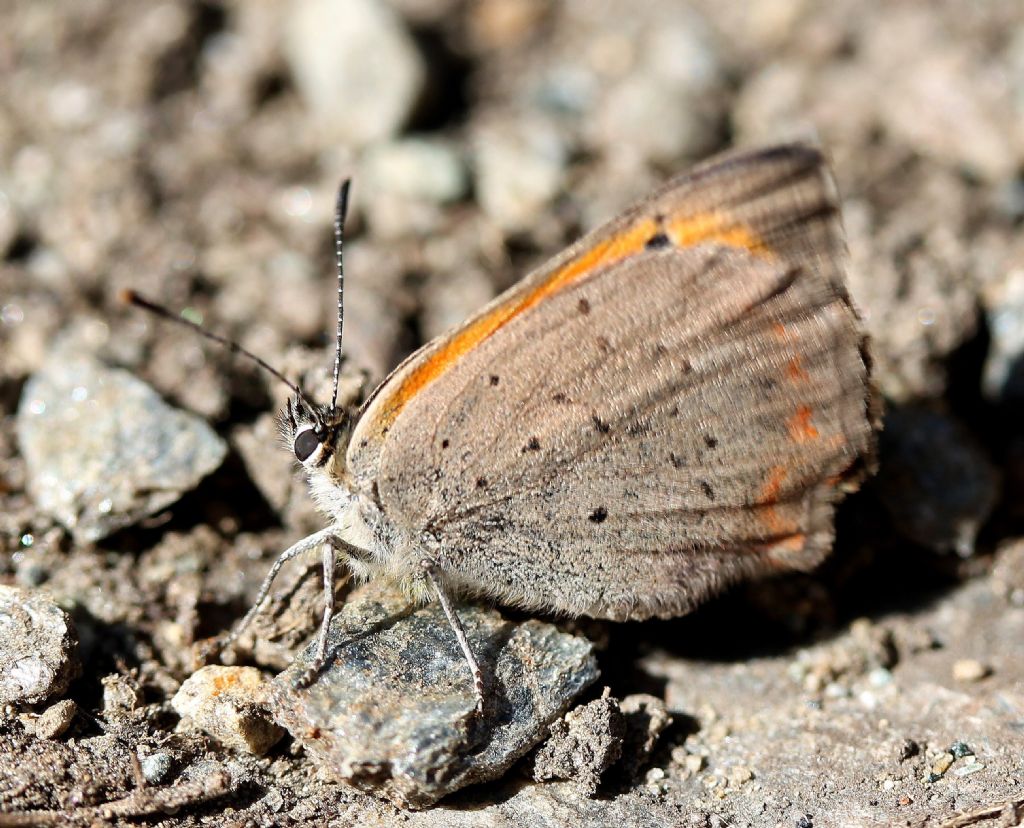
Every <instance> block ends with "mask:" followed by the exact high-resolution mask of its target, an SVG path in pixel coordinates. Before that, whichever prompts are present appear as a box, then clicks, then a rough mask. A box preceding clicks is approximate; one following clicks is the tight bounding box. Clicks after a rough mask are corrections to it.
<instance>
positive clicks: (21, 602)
mask: <svg viewBox="0 0 1024 828" xmlns="http://www.w3.org/2000/svg"><path fill="white" fill-rule="evenodd" d="M79 672H80V665H79V661H78V637H77V634H76V632H75V628H74V625H73V624H72V622H71V619H70V618H69V617H68V615H67V613H65V612H64V610H62V609H61V608H60V607H58V606H57V605H56V604H55V603H54V602H53V600H52V599H51V598H50V597H49V596H48V595H46V594H44V593H41V592H31V591H29V590H23V589H19V588H17V587H10V586H0V705H6V704H38V703H39V702H41V701H45V700H46V699H49V698H53V697H54V696H59V695H60V694H61V693H63V692H64V691H65V690H67V688H68V685H69V684H70V683H71V680H72V679H73V678H75V677H76V676H77V675H78V673H79Z"/></svg>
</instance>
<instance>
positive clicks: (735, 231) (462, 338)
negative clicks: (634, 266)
mask: <svg viewBox="0 0 1024 828" xmlns="http://www.w3.org/2000/svg"><path fill="white" fill-rule="evenodd" d="M661 230H662V227H661V225H660V224H659V222H657V221H656V220H655V219H654V218H642V219H640V220H639V221H637V222H636V223H635V224H633V225H631V226H629V227H627V228H625V229H624V230H622V231H621V232H619V233H617V234H615V235H613V236H609V237H608V238H606V239H604V240H603V241H599V242H598V243H597V244H595V245H594V246H593V247H591V248H590V249H589V250H585V251H584V252H583V253H581V254H580V255H579V256H577V257H576V258H575V259H573V260H572V261H570V262H568V263H567V264H566V265H564V266H563V267H561V268H560V269H559V270H556V271H555V272H554V273H552V274H551V275H550V276H549V277H548V278H547V279H546V280H545V281H544V282H541V283H540V284H539V285H537V286H536V287H534V288H533V289H532V290H531V291H529V292H528V293H526V294H525V295H523V296H521V297H519V298H518V299H515V300H513V301H511V302H508V303H506V304H502V305H498V306H497V307H495V308H494V309H492V310H491V311H490V313H488V314H486V315H484V316H481V317H480V318H479V319H477V320H475V321H474V322H471V323H470V324H469V325H467V326H466V327H465V328H463V329H462V330H461V331H459V332H458V333H456V334H455V335H454V336H452V338H451V339H450V340H449V341H448V342H447V343H445V344H444V345H443V346H442V347H440V348H438V349H437V350H436V351H434V353H432V354H430V355H429V356H428V357H426V358H425V359H424V360H423V361H422V362H421V363H420V364H419V365H417V366H416V367H415V368H413V369H412V370H411V371H410V372H409V373H408V374H407V375H406V376H405V377H404V378H403V379H402V380H401V382H400V383H399V385H398V388H396V389H395V390H394V391H393V392H392V393H391V395H390V398H389V399H388V400H387V401H386V402H385V403H384V406H383V408H382V411H381V412H380V416H379V423H380V425H381V426H382V427H386V426H388V425H390V424H391V423H392V422H394V420H395V417H397V416H398V413H399V412H400V411H401V410H402V409H403V408H404V407H405V406H406V404H407V403H408V402H409V400H411V399H412V398H413V397H414V396H415V395H416V394H417V393H418V392H419V391H420V390H421V389H423V388H424V387H426V386H427V385H429V384H430V383H431V382H433V381H434V380H435V379H437V378H438V377H439V376H440V375H441V374H443V373H444V372H445V371H446V370H447V369H448V366H450V365H452V364H453V363H454V362H455V361H456V360H458V359H459V358H460V357H462V356H463V355H465V354H467V353H468V352H469V351H471V350H472V349H473V348H475V347H476V346H477V345H479V344H480V343H481V342H483V341H484V340H485V339H487V337H489V336H490V335H491V334H493V333H494V332H495V331H497V330H498V329H499V328H501V327H502V326H504V325H505V324H506V323H508V322H509V321H511V320H512V319H514V318H515V317H516V316H518V315H519V314H521V313H523V312H524V311H526V310H529V309H530V308H532V307H533V306H534V305H536V304H538V303H539V302H540V301H541V300H543V299H545V298H547V297H548V296H551V295H552V294H555V293H557V292H558V291H560V290H562V289H563V288H565V287H567V286H568V285H570V284H572V283H573V282H575V281H576V280H578V279H580V278H582V277H584V276H586V275H587V274H589V273H591V272H592V271H594V270H595V269H596V268H599V267H605V266H607V265H611V264H615V263H616V262H620V261H622V260H623V259H625V258H627V257H628V256H632V255H635V254H636V253H639V252H641V251H642V250H643V249H644V247H645V246H646V245H647V242H648V241H650V239H651V238H652V237H653V236H654V235H655V234H656V233H658V232H659V231H661ZM664 230H665V231H666V232H667V233H668V234H669V237H670V238H671V240H672V241H673V242H674V243H675V244H676V245H677V246H680V247H691V246H693V245H695V244H699V243H701V242H706V241H717V242H719V243H721V244H724V245H728V246H730V247H741V248H744V249H746V250H749V251H750V252H751V253H754V254H756V255H770V253H771V251H770V249H769V248H768V247H767V246H766V245H765V244H764V243H763V242H762V241H761V240H760V239H759V238H758V237H757V236H756V234H754V233H753V232H751V231H750V230H748V229H747V228H744V227H741V226H740V225H737V224H735V223H730V222H729V221H728V219H727V218H726V217H725V216H723V215H722V214H721V213H718V212H709V213H698V214H691V215H689V216H687V217H685V218H674V219H673V218H670V219H669V220H668V222H667V223H666V224H665V227H664Z"/></svg>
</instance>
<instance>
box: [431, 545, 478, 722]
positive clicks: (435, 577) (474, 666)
mask: <svg viewBox="0 0 1024 828" xmlns="http://www.w3.org/2000/svg"><path fill="white" fill-rule="evenodd" d="M420 566H421V567H422V568H423V572H424V573H425V574H426V576H427V578H428V579H429V580H430V583H431V585H432V586H433V587H434V591H435V592H436V593H437V600H438V601H439V602H440V604H441V609H442V610H444V614H445V617H446V618H447V619H448V623H449V624H450V625H451V628H452V632H454V633H455V638H456V640H458V642H459V646H460V647H461V648H462V654H463V655H464V656H465V657H466V662H467V663H468V664H469V670H470V672H471V673H472V674H473V689H474V691H475V692H476V715H477V716H480V715H482V714H483V712H484V674H483V673H482V672H481V671H480V665H479V664H478V663H477V660H476V656H475V655H473V650H472V648H471V647H470V646H469V639H468V638H467V637H466V629H465V627H463V626H462V622H461V621H460V620H459V616H458V615H457V614H456V612H455V608H454V607H453V606H452V602H451V599H450V598H449V597H448V593H447V592H445V589H444V583H443V582H442V580H441V576H440V575H439V574H438V572H437V564H436V563H434V561H432V560H431V559H430V558H424V559H423V560H422V561H420Z"/></svg>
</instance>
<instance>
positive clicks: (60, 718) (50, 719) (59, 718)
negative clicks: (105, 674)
mask: <svg viewBox="0 0 1024 828" xmlns="http://www.w3.org/2000/svg"><path fill="white" fill-rule="evenodd" d="M77 712H78V705H76V704H75V703H74V702H73V701H71V699H62V700H61V701H59V702H57V703H56V704H51V705H50V706H49V707H47V708H46V710H44V711H43V712H42V713H41V714H39V715H38V716H36V717H35V718H34V719H32V720H31V721H30V722H26V725H27V726H28V727H29V729H30V730H31V731H32V732H33V733H34V734H35V735H36V736H38V737H39V738H40V739H56V738H58V737H60V736H63V735H64V733H65V731H67V729H68V728H69V727H70V726H71V722H73V721H74V719H75V714H76V713H77Z"/></svg>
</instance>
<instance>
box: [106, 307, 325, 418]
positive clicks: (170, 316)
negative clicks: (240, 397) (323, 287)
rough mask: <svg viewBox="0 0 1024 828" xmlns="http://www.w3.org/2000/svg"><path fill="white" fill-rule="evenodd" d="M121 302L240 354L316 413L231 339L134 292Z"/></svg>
mask: <svg viewBox="0 0 1024 828" xmlns="http://www.w3.org/2000/svg"><path fill="white" fill-rule="evenodd" d="M121 301H122V302H124V303H126V304H129V305H135V307H137V308H142V309H143V310H145V311H149V313H152V314H153V315H155V316H159V317H160V318H162V319H166V320H168V321H169V322H174V323H176V324H178V325H184V326H185V327H186V328H191V329H192V330H193V331H195V332H196V333H198V334H199V335H200V336H205V337H206V338H207V339H212V340H213V341H214V342H216V343H218V344H220V345H223V346H224V347H225V348H227V349H228V350H229V351H231V352H232V353H234V354H241V355H242V356H244V357H246V358H247V359H250V360H252V361H253V362H255V363H256V364H257V365H258V366H259V367H260V368H262V369H263V370H264V371H266V372H267V373H268V374H270V376H272V377H275V378H276V379H279V380H280V381H281V382H283V383H284V384H285V385H287V386H288V387H289V388H290V389H291V390H292V393H294V394H295V396H296V397H298V398H299V399H300V400H302V402H304V403H305V404H306V407H307V408H308V409H309V410H310V411H316V406H315V405H313V403H311V402H310V401H309V399H308V398H307V397H306V395H305V394H303V393H302V389H301V388H299V386H298V385H297V384H295V383H294V382H292V381H291V380H290V379H288V377H286V376H285V375H284V374H282V373H281V372H280V371H278V370H277V369H276V368H275V367H274V366H273V365H271V364H270V363H269V362H267V361H266V360H264V359H261V358H260V357H258V356H256V354H254V353H253V352H252V351H249V350H246V349H245V348H243V347H242V346H241V345H239V344H238V343H237V342H235V341H234V340H233V339H228V338H227V337H226V336H221V335H220V334H215V333H214V332H213V331H208V330H206V328H204V327H203V326H202V325H197V324H196V323H195V322H193V321H192V320H191V319H186V318H185V317H183V316H178V314H176V313H174V312H173V311H171V310H168V309H167V308H165V307H164V306H163V305H161V304H158V303H157V302H154V301H152V300H151V299H147V298H145V297H144V296H141V295H139V294H138V293H136V292H135V291H134V290H125V291H122V293H121Z"/></svg>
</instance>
